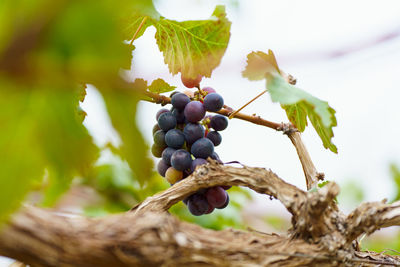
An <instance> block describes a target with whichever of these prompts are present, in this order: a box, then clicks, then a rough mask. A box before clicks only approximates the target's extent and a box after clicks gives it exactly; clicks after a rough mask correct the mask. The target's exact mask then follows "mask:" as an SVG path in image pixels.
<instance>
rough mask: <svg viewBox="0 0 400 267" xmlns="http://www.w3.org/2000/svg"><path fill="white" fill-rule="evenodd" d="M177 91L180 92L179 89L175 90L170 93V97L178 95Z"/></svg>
mask: <svg viewBox="0 0 400 267" xmlns="http://www.w3.org/2000/svg"><path fill="white" fill-rule="evenodd" d="M177 93H180V92H178V91H173V92H172V93H171V94H170V95H169V97H170V98H172V97H173V96H174V95H176V94H177Z"/></svg>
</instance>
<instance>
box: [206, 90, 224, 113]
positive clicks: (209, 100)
mask: <svg viewBox="0 0 400 267" xmlns="http://www.w3.org/2000/svg"><path fill="white" fill-rule="evenodd" d="M203 104H204V107H205V108H206V110H207V111H212V112H216V111H218V110H220V109H221V108H222V107H223V106H224V99H223V98H222V96H220V95H219V94H217V93H210V94H208V95H206V97H205V98H204V103H203Z"/></svg>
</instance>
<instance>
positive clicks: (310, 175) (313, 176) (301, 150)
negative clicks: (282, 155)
mask: <svg viewBox="0 0 400 267" xmlns="http://www.w3.org/2000/svg"><path fill="white" fill-rule="evenodd" d="M286 134H287V136H288V137H289V139H290V141H292V143H293V145H294V147H295V148H296V151H297V155H298V156H299V159H300V162H301V166H302V167H303V171H304V175H305V177H306V183H307V190H310V189H311V188H313V187H316V186H317V184H318V182H319V181H321V180H324V176H325V175H324V174H323V173H320V172H318V171H317V169H316V168H315V166H314V163H313V162H312V160H311V157H310V154H309V153H308V151H307V148H306V146H305V145H304V143H303V141H302V140H301V135H300V133H299V132H295V131H287V132H286Z"/></svg>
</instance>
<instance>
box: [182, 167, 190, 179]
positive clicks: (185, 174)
mask: <svg viewBox="0 0 400 267" xmlns="http://www.w3.org/2000/svg"><path fill="white" fill-rule="evenodd" d="M191 174H192V171H191V170H189V169H186V170H184V171H183V178H186V177H188V176H189V175H191Z"/></svg>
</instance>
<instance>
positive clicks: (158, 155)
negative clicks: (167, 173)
mask: <svg viewBox="0 0 400 267" xmlns="http://www.w3.org/2000/svg"><path fill="white" fill-rule="evenodd" d="M164 148H165V147H160V146H158V145H156V144H153V145H152V146H151V153H152V154H153V156H154V157H156V158H161V154H162V152H163V150H164Z"/></svg>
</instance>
